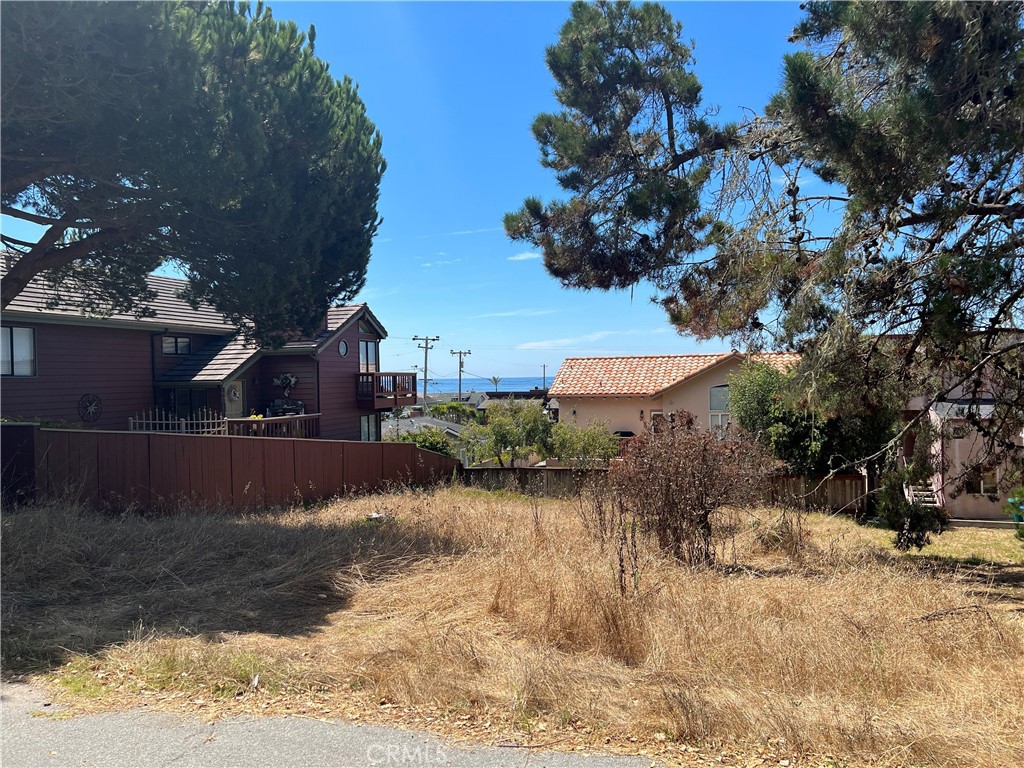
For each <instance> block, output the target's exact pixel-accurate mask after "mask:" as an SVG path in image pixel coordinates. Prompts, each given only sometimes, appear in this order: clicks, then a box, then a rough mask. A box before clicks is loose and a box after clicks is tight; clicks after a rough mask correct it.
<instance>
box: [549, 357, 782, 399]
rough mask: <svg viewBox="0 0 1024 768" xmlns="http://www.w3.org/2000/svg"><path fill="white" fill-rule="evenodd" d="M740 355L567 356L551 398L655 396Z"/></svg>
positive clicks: (776, 360) (769, 359) (775, 359)
mask: <svg viewBox="0 0 1024 768" xmlns="http://www.w3.org/2000/svg"><path fill="white" fill-rule="evenodd" d="M743 357H744V355H743V354H741V353H739V352H726V353H719V354H710V355H699V354H697V355H624V356H620V357H568V358H566V359H565V361H564V362H563V363H562V366H561V367H560V368H559V369H558V374H557V375H556V376H555V381H554V383H553V384H552V385H551V389H550V390H549V391H548V394H549V395H550V396H551V397H621V396H628V395H631V396H640V397H652V396H654V395H657V394H658V393H660V392H664V391H665V390H666V389H668V388H670V387H674V386H676V385H678V384H681V383H682V382H684V381H686V380H687V379H690V378H693V377H694V376H697V375H699V374H701V373H704V372H705V371H707V370H710V369H711V368H714V367H715V366H717V365H720V364H721V363H724V362H725V361H726V360H730V359H742V358H743ZM756 357H757V359H760V360H764V361H765V362H767V363H770V364H771V365H775V366H777V367H779V368H782V369H785V368H789V367H790V366H792V365H794V364H795V363H796V362H797V361H798V360H799V359H800V356H799V355H797V354H796V353H793V352H769V353H761V354H758V355H757V356H756Z"/></svg>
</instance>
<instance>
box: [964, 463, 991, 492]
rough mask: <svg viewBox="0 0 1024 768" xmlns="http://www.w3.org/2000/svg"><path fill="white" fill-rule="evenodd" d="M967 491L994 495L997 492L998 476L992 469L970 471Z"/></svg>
mask: <svg viewBox="0 0 1024 768" xmlns="http://www.w3.org/2000/svg"><path fill="white" fill-rule="evenodd" d="M967 492H968V493H978V494H984V495H986V496H994V495H996V494H997V493H998V492H999V478H998V476H997V475H996V471H995V470H994V469H984V470H978V471H976V472H972V473H971V477H970V479H969V480H968V482H967Z"/></svg>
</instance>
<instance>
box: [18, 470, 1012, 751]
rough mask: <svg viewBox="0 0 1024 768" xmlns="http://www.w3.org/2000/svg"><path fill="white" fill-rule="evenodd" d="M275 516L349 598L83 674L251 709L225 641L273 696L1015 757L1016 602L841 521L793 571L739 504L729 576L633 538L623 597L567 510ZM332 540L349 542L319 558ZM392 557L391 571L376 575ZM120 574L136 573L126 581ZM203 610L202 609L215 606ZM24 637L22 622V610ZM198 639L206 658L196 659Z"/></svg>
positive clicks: (476, 499)
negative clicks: (280, 623) (312, 537)
mask: <svg viewBox="0 0 1024 768" xmlns="http://www.w3.org/2000/svg"><path fill="white" fill-rule="evenodd" d="M369 512H386V513H388V514H391V515H394V516H395V517H396V522H395V523H394V524H393V525H394V529H395V530H394V531H393V532H391V533H386V534H385V533H384V532H383V531H377V532H376V533H374V534H373V535H372V536H370V537H368V538H364V539H360V541H362V544H361V546H360V547H359V548H358V551H359V552H360V553H362V554H361V555H360V557H357V558H354V557H353V556H352V554H351V553H352V552H353V549H352V547H351V545H350V544H346V545H342V542H343V541H348V540H349V538H351V536H352V533H351V530H352V528H353V526H355V528H356V529H357V530H358V529H359V528H360V527H361V524H355V522H354V521H358V520H361V519H362V518H364V517H365V515H366V514H367V513H369ZM19 514H20V513H19ZM14 517H15V518H17V515H16V516H14ZM760 517H762V518H767V517H768V515H767V514H766V513H762V514H760ZM281 519H283V520H285V521H287V524H288V525H289V526H293V527H295V528H296V529H298V530H306V529H307V527H308V526H311V525H315V526H318V527H319V528H320V529H321V530H320V534H319V536H320V537H321V539H322V540H323V541H327V542H331V544H330V546H326V548H324V549H321V550H320V556H319V558H318V562H320V563H322V564H324V568H325V570H324V573H328V572H331V573H333V574H334V575H333V576H332V578H334V579H337V580H339V581H340V582H344V583H346V584H347V585H348V586H347V587H345V590H346V597H345V599H344V600H337V599H335V600H334V601H333V602H330V607H329V609H328V610H326V611H325V612H324V613H323V615H322V616H321V618H322V621H321V622H320V623H318V624H316V626H315V627H314V626H311V627H310V628H309V631H308V632H306V633H303V634H302V635H301V636H298V637H297V636H295V635H289V634H288V633H282V632H279V631H275V630H270V629H267V628H266V627H261V626H259V625H258V624H257V625H256V626H254V627H253V628H251V629H248V630H238V631H237V633H235V634H222V635H219V636H218V638H219V642H218V644H216V645H215V646H214V645H213V644H211V642H210V641H209V640H203V639H198V638H195V637H182V636H181V634H182V633H176V632H175V631H174V630H173V629H171V628H170V627H164V628H160V629H158V630H157V631H155V632H154V634H153V635H152V637H149V636H147V637H142V638H140V639H137V640H133V641H131V642H128V643H122V644H118V645H114V646H110V647H108V648H106V649H104V650H102V651H99V652H94V653H90V654H89V655H87V656H82V657H79V661H76V662H73V664H76V663H84V664H86V669H88V670H90V674H99V673H101V672H106V673H109V674H110V675H111V676H112V677H116V678H117V679H118V680H119V681H120V684H121V685H129V684H131V683H133V681H134V685H135V687H134V689H133V690H139V691H143V692H144V691H153V690H159V691H161V692H164V693H166V692H167V691H183V692H188V691H192V692H195V693H197V694H202V695H204V696H206V695H208V694H209V693H210V692H211V691H212V692H214V693H216V692H218V691H222V692H224V693H225V695H226V697H227V699H229V700H230V701H236V700H249V699H253V700H259V695H260V694H258V693H255V692H252V691H248V692H246V693H244V694H243V695H238V691H239V690H241V689H243V688H244V682H245V679H246V675H248V674H250V673H251V672H252V669H251V668H250V667H247V666H246V665H245V664H244V663H243V664H242V665H241V668H240V669H239V668H238V665H234V664H232V662H231V658H230V657H231V654H232V653H235V654H238V655H239V657H240V658H242V659H243V660H244V659H250V660H251V659H252V658H253V656H254V655H255V656H256V657H258V658H259V659H261V663H262V664H263V667H261V670H263V671H262V672H261V674H262V675H269V680H270V682H269V683H268V685H271V684H272V685H274V686H276V687H277V689H278V690H279V691H281V693H279V694H278V696H284V697H285V700H287V701H292V702H301V701H303V700H305V699H306V698H309V697H312V696H314V693H315V697H316V701H318V702H321V703H322V704H323V705H324V706H327V707H330V708H332V709H333V711H343V710H344V708H345V707H350V706H354V704H353V702H361V704H360V706H362V707H366V708H369V709H371V710H373V711H378V705H379V704H380V702H388V703H389V705H390V704H394V705H396V706H400V707H411V708H413V709H415V710H416V711H418V712H421V713H428V712H431V713H435V714H436V715H437V717H443V716H448V715H451V716H453V717H454V716H458V717H472V718H475V719H478V720H479V721H481V722H482V721H488V722H491V723H492V727H494V728H509V729H518V730H520V731H527V732H529V731H532V730H533V729H534V728H536V727H540V726H541V725H543V726H544V727H546V728H547V729H548V731H549V732H550V731H553V730H556V729H558V728H564V729H567V730H571V731H572V732H573V733H577V734H578V733H582V732H585V731H586V730H587V729H592V730H593V731H594V734H595V735H594V738H595V739H600V740H602V741H603V738H604V737H605V736H607V737H608V738H612V739H613V740H617V739H621V740H622V743H626V744H628V743H631V742H627V741H626V738H627V737H634V738H639V739H640V741H641V742H647V743H649V744H655V743H656V742H655V741H654V735H655V734H656V733H658V732H661V733H663V734H668V735H669V736H670V737H674V738H679V739H682V740H698V741H701V742H712V743H720V742H726V743H750V744H763V743H764V740H766V739H769V738H771V739H779V738H781V739H784V740H785V743H786V744H787V748H788V749H790V750H792V752H793V753H795V754H798V753H800V752H811V753H815V754H818V753H826V752H829V753H833V754H838V755H844V756H846V757H852V758H853V759H864V760H871V761H875V762H877V763H879V764H885V765H907V764H921V765H942V766H962V765H979V766H991V768H996V766H1008V765H1017V764H1021V762H1022V760H1021V758H1022V757H1024V737H1022V734H1021V731H1020V728H1019V713H1020V712H1021V711H1024V669H1022V667H1021V665H1020V661H1019V660H1020V658H1022V654H1024V627H1022V619H1021V614H1020V613H1019V612H1016V613H1015V612H1012V611H1008V610H1006V608H1005V606H1004V605H1001V604H995V603H990V602H986V601H985V600H984V598H983V597H981V596H980V593H979V591H978V585H977V584H976V583H974V582H972V581H968V580H966V579H965V578H963V577H961V576H958V575H957V574H956V573H951V572H944V573H942V572H937V571H932V572H923V571H922V569H921V568H920V567H918V566H917V565H915V564H912V563H910V561H908V560H907V559H905V558H896V557H894V556H891V555H883V554H882V553H881V552H880V551H879V550H878V549H876V548H873V546H872V545H871V544H870V542H869V540H868V539H866V538H864V536H862V535H861V529H857V528H855V527H854V526H853V525H852V524H851V523H848V522H844V521H840V520H836V519H832V518H822V517H820V516H816V515H810V516H807V518H805V519H804V520H803V522H802V526H803V529H804V535H803V538H804V539H806V538H807V537H808V536H810V537H811V543H815V544H816V546H814V547H813V548H812V547H808V548H807V550H806V552H807V553H809V554H806V555H805V556H804V557H803V559H802V560H801V561H799V562H797V561H794V560H793V559H792V558H790V557H789V556H788V555H787V554H786V553H785V552H780V551H778V548H776V547H775V546H769V547H765V546H764V543H763V542H761V543H759V542H758V536H757V530H758V526H755V525H754V524H753V522H752V520H749V519H748V522H746V523H742V522H741V521H742V519H744V518H743V517H742V516H737V517H736V518H735V519H734V520H732V521H731V522H730V523H729V525H730V526H731V528H730V530H732V535H733V542H732V544H731V545H730V546H732V548H733V556H734V557H735V559H736V562H737V563H738V565H739V566H741V567H736V568H731V569H728V570H726V569H722V570H714V569H702V570H690V569H683V568H680V567H679V566H678V565H677V564H676V563H675V561H674V560H672V559H670V558H667V557H665V556H663V555H662V554H661V552H660V551H659V549H658V548H657V547H656V546H653V545H651V544H650V543H648V542H646V541H644V540H643V539H640V540H638V541H637V563H638V572H639V573H640V578H639V586H638V589H637V590H636V591H635V592H634V591H632V590H627V591H626V592H625V593H623V592H622V591H621V590H620V588H619V583H618V576H617V568H618V566H617V554H616V547H615V546H609V545H608V544H609V542H608V541H604V542H602V540H601V539H600V537H595V536H592V535H591V534H590V531H591V527H590V526H589V525H588V524H586V523H585V522H584V516H582V515H581V511H580V507H579V506H574V503H572V502H560V501H549V500H535V499H528V498H525V497H519V496H515V495H511V494H488V493H485V492H480V491H472V490H442V491H438V492H436V493H434V494H429V495H428V494H413V493H405V494H401V495H396V496H391V497H374V498H370V499H362V500H357V501H344V502H338V503H337V504H335V505H333V506H332V507H330V508H327V509H322V510H314V511H295V512H293V513H290V514H289V515H287V516H284V517H283V518H281ZM24 520H27V518H22V520H21V521H19V520H17V519H15V521H14V522H13V523H12V525H13V526H14V527H16V526H17V525H18V524H19V523H20V522H22V521H24ZM185 520H188V522H189V524H190V525H197V524H200V523H199V522H198V521H196V520H195V519H194V518H181V520H180V522H184V521H185ZM8 522H9V521H8V519H7V518H6V517H5V520H4V525H5V531H4V533H5V539H4V547H5V562H4V574H5V586H6V579H7V578H8V577H9V574H8V571H7V565H8V564H7V560H6V555H7V554H8V552H9V550H8V547H9V546H10V542H9V541H8V534H9V533H10V530H9V529H8ZM265 522H266V520H265V519H263V518H259V517H256V518H246V519H236V520H233V521H230V523H229V521H221V524H222V525H224V526H226V527H223V528H221V529H219V530H218V535H220V536H234V537H235V539H236V541H235V542H234V543H228V542H222V543H221V544H220V545H219V546H220V549H219V552H220V553H221V554H220V555H215V557H220V556H222V555H223V553H225V552H229V551H233V550H234V549H235V548H236V547H237V546H238V542H239V541H248V539H247V538H246V537H247V536H248V535H249V534H245V533H242V532H241V530H242V529H244V528H245V527H246V526H247V525H255V526H256V527H257V528H259V526H260V525H263V524H265ZM146 524H155V523H153V522H150V523H146ZM62 525H70V526H71V527H72V528H75V530H74V531H69V532H67V534H66V535H67V536H68V537H69V541H70V540H75V541H77V542H79V543H78V544H77V545H76V547H69V548H65V549H64V550H63V552H64V556H73V554H74V550H75V549H84V550H90V549H91V548H93V547H100V546H101V545H100V544H99V543H98V542H99V541H100V540H102V541H110V540H115V541H117V542H119V544H120V545H122V546H125V545H127V542H128V539H127V538H125V537H124V536H123V535H122V534H119V533H117V532H116V530H115V531H114V532H113V534H112V531H111V526H113V527H114V528H115V529H116V528H117V526H120V525H122V522H121V521H119V520H106V521H105V522H104V523H103V524H102V525H101V524H99V523H97V522H96V521H92V520H89V519H87V518H86V517H85V516H83V515H79V516H77V517H74V516H72V517H71V518H70V519H66V520H65V521H63V522H62ZM760 527H762V528H763V527H766V526H765V525H764V524H762V525H761V526H760ZM343 532H344V534H343ZM278 533H280V528H278ZM160 536H161V537H162V538H163V539H170V540H169V541H165V542H164V543H163V544H161V546H165V547H166V548H167V549H166V550H161V551H166V552H170V551H177V550H178V549H179V548H180V547H181V546H182V545H183V542H185V541H188V540H195V538H194V537H193V533H192V532H190V531H188V530H185V526H174V525H171V524H169V523H168V524H167V526H166V527H165V528H162V529H161V531H160ZM199 538H200V539H201V541H202V546H204V547H209V546H211V545H212V541H211V540H210V538H209V537H208V536H205V537H199ZM612 539H613V540H614V536H613V537H612ZM19 541H21V538H20V537H19ZM145 541H146V540H144V541H143V545H144V546H146V547H148V546H150V544H146V543H145ZM87 542H92V543H87ZM412 542H419V544H417V545H415V546H413V545H412ZM25 544H26V545H28V542H25ZM154 545H155V544H154ZM331 547H335V548H337V551H338V552H341V553H348V554H343V555H342V554H339V555H337V556H334V557H332V556H329V552H330V551H331ZM239 549H243V550H244V549H245V548H244V547H239ZM783 549H784V548H783ZM289 552H290V556H291V557H298V556H299V553H298V551H297V550H296V549H290V550H289ZM32 554H33V553H29V555H22V556H20V559H19V567H25V568H30V567H31V566H32V562H31V559H32V557H31V555H32ZM34 554H35V555H37V556H43V555H44V553H43V549H42V548H39V549H37V550H36V552H35V553H34ZM182 557H184V558H185V559H188V558H189V557H197V558H200V559H201V558H202V557H203V555H202V554H201V553H198V552H193V553H191V554H184V555H182ZM391 557H393V558H394V560H395V563H396V564H395V565H391V566H389V565H386V564H385V563H386V562H387V561H388V559H389V558H391ZM239 559H241V558H239ZM138 562H139V560H138V559H137V558H131V559H130V560H128V561H125V563H124V564H126V565H127V564H137V563H138ZM328 563H333V565H327V564H328ZM179 565H180V564H179ZM233 565H234V567H235V568H238V567H239V563H238V562H237V561H236V562H235V563H234V564H233ZM332 568H333V571H331V569H332ZM264 571H265V569H261V570H260V571H259V572H261V573H262V572H264ZM85 572H86V573H91V575H90V576H88V578H87V582H88V583H89V584H92V585H93V586H96V585H97V584H99V583H103V584H107V585H109V584H110V583H111V579H113V578H114V572H113V571H111V572H109V573H107V575H106V576H103V577H102V578H100V577H99V576H98V575H97V574H96V573H95V572H94V571H90V570H89V569H86V571H85ZM75 573H77V574H78V577H82V576H83V572H81V571H78V570H75ZM375 574H376V575H375ZM360 576H361V578H360ZM117 577H118V578H121V579H130V575H129V573H128V572H124V571H119V572H117ZM97 579H98V581H97ZM183 580H184V581H186V583H188V579H183ZM172 583H173V579H165V580H163V581H161V582H160V585H159V588H160V589H168V590H170V589H172ZM282 583H283V584H285V585H287V584H292V583H295V584H299V583H300V582H294V581H292V580H289V579H285V580H283V582H281V581H278V582H274V581H273V580H268V579H266V578H263V579H262V581H261V580H260V579H256V580H255V583H254V584H253V585H252V589H254V590H256V591H267V590H268V589H269V591H270V593H271V594H272V595H273V596H274V598H275V599H276V600H277V601H278V603H287V602H298V603H301V602H302V601H303V600H305V598H304V597H303V595H304V594H306V592H305V588H301V589H299V590H298V591H297V592H293V591H290V587H288V588H281V586H282ZM275 584H276V586H277V588H275ZM315 584H316V585H317V586H316V587H315V588H316V589H319V588H320V585H321V584H323V581H322V580H318V581H316V582H315ZM154 588H157V585H155V584H154ZM89 594H91V593H89ZM143 594H149V593H146V592H143ZM100 595H101V593H96V594H95V595H93V596H92V597H91V598H90V597H89V595H87V593H85V592H76V593H75V594H74V595H73V600H69V603H68V604H69V605H70V604H73V603H74V600H82V599H93V600H94V603H93V607H96V606H99V605H102V604H103V602H102V597H101V596H100ZM6 597H7V594H6V592H5V599H6ZM193 597H195V595H194V594H193ZM47 599H49V600H56V599H57V596H56V595H55V594H50V595H49V597H48V598H47ZM147 599H151V598H147ZM1017 599H1018V600H1019V599H1020V596H1019V594H1018V597H1017ZM249 601H250V602H249V603H248V604H249V605H252V604H253V602H252V601H255V602H257V603H259V602H260V601H259V599H258V598H249ZM261 604H262V603H261ZM204 605H205V604H204ZM204 605H200V606H197V607H196V610H204ZM23 609H24V606H21V608H19V610H23ZM205 609H206V610H210V611H213V610H214V608H213V607H212V603H211V604H210V605H207V606H206V608H205ZM277 609H278V610H281V611H284V612H285V613H289V612H291V611H294V610H295V609H294V608H291V609H289V608H288V607H287V606H284V605H278V606H277ZM222 615H223V614H222ZM208 618H209V617H208ZM100 620H103V618H102V614H101V617H100ZM206 623H207V624H215V623H216V622H214V621H212V619H211V620H209V621H207V622H206ZM6 631H7V628H6V626H5V632H6ZM18 631H19V632H22V633H24V632H26V631H28V630H27V629H26V624H25V623H24V622H23V623H21V624H19V625H18ZM107 634H109V632H108V633H107ZM6 639H7V637H6V636H5V640H6ZM173 647H178V649H179V651H180V652H179V653H178V654H177V656H175V657H174V664H172V665H170V666H171V667H172V668H173V669H175V670H178V671H179V672H181V671H186V672H187V671H188V669H189V668H190V666H191V665H192V664H194V666H195V669H196V670H197V671H196V672H195V674H193V675H191V676H186V677H184V678H183V677H181V676H180V674H179V675H178V676H173V675H172V676H167V675H161V674H158V672H159V669H161V663H163V662H161V663H144V662H145V658H146V657H147V656H148V657H149V658H150V659H151V662H152V660H153V659H159V658H161V657H164V656H167V654H168V653H170V648H173ZM211 648H212V649H213V651H214V654H215V660H216V663H209V664H206V663H205V662H204V661H203V660H202V658H203V657H204V655H205V653H206V651H208V650H209V649H211ZM204 649H205V650H204ZM190 654H199V657H195V658H194V657H193V656H191V655H190ZM192 658H194V661H193V662H189V659H192ZM82 660H84V661H82ZM167 666H168V665H167V664H164V667H167ZM97 670H98V671H97ZM153 670H157V671H156V672H155V671H153ZM60 674H61V670H58V671H57V675H58V676H60ZM105 679H106V678H105ZM129 687H131V686H130V685H129ZM231 691H234V692H235V695H234V698H232V696H231V695H230V694H229V692H231ZM311 692H314V693H311ZM138 695H145V694H138ZM289 696H291V698H287V697H289ZM273 700H274V701H277V700H278V699H273ZM257 711H260V710H257ZM545 738H552V737H551V736H550V735H549V736H547V737H545Z"/></svg>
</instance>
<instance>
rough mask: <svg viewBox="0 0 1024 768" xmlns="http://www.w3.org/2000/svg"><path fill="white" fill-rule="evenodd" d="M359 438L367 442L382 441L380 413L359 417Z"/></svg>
mask: <svg viewBox="0 0 1024 768" xmlns="http://www.w3.org/2000/svg"><path fill="white" fill-rule="evenodd" d="M359 439H360V440H362V441H363V442H367V443H377V442H380V414H379V413H368V414H366V415H364V416H360V417H359Z"/></svg>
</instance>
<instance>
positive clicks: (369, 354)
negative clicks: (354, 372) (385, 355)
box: [359, 339, 377, 373]
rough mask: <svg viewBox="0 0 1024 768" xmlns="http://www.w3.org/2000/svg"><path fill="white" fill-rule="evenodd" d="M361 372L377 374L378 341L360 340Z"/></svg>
mask: <svg viewBox="0 0 1024 768" xmlns="http://www.w3.org/2000/svg"><path fill="white" fill-rule="evenodd" d="M359 372H360V373H376V372H377V340H376V339H374V340H373V341H370V340H368V339H360V340H359Z"/></svg>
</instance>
